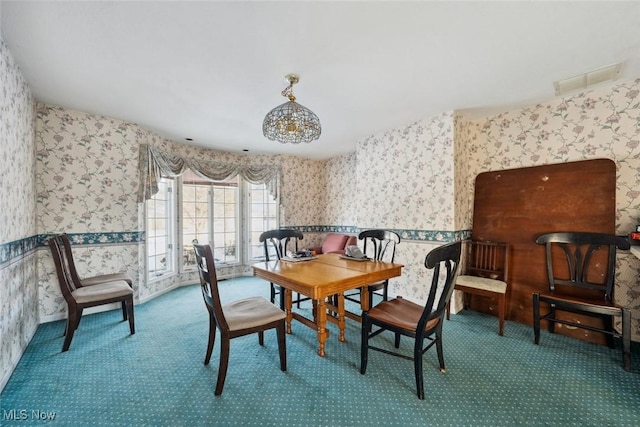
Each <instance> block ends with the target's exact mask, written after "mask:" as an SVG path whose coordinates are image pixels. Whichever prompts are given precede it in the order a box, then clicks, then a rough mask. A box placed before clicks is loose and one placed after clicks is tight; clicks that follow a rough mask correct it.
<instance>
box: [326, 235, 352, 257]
mask: <svg viewBox="0 0 640 427" xmlns="http://www.w3.org/2000/svg"><path fill="white" fill-rule="evenodd" d="M348 238H349V236H346V235H344V234H327V237H326V238H325V239H324V243H323V244H322V253H323V254H327V253H331V252H341V253H344V245H345V243H346V242H347V239H348Z"/></svg>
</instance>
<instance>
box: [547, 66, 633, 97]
mask: <svg viewBox="0 0 640 427" xmlns="http://www.w3.org/2000/svg"><path fill="white" fill-rule="evenodd" d="M620 71H622V63H621V62H620V63H618V64H613V65H608V66H606V67H602V68H597V69H595V70H591V71H587V72H586V73H583V74H578V75H577V76H573V77H569V78H566V79H562V80H558V81H555V82H553V86H554V87H555V88H556V95H564V94H565V93H568V92H573V91H574V90H578V89H586V88H587V87H590V86H594V85H597V84H598V83H603V82H608V81H614V80H616V79H617V78H618V76H619V75H620Z"/></svg>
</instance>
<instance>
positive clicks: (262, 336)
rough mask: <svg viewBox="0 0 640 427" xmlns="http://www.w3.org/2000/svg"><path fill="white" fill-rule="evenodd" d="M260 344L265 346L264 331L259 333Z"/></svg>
mask: <svg viewBox="0 0 640 427" xmlns="http://www.w3.org/2000/svg"><path fill="white" fill-rule="evenodd" d="M258 344H260V345H264V331H260V332H258Z"/></svg>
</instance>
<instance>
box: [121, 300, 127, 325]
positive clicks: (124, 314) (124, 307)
mask: <svg viewBox="0 0 640 427" xmlns="http://www.w3.org/2000/svg"><path fill="white" fill-rule="evenodd" d="M122 320H123V321H125V320H127V304H126V303H125V302H124V301H122Z"/></svg>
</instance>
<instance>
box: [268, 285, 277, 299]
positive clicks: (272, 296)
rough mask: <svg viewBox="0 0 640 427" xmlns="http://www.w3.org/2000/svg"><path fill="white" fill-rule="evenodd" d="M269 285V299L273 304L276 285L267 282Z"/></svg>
mask: <svg viewBox="0 0 640 427" xmlns="http://www.w3.org/2000/svg"><path fill="white" fill-rule="evenodd" d="M269 286H270V287H271V290H270V297H269V301H271V304H273V303H274V302H275V301H276V285H274V284H273V283H269Z"/></svg>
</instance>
